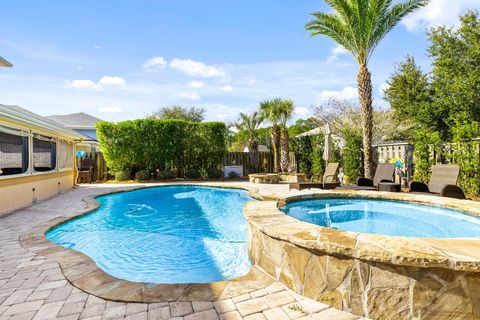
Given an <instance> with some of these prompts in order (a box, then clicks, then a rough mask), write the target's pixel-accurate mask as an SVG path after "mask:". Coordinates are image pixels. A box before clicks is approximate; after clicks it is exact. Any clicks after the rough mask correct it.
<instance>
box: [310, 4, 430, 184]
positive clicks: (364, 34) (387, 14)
mask: <svg viewBox="0 0 480 320" xmlns="http://www.w3.org/2000/svg"><path fill="white" fill-rule="evenodd" d="M325 2H326V3H327V4H328V5H329V6H330V7H332V8H333V9H334V12H332V13H323V12H316V13H313V14H312V15H313V17H314V19H313V20H312V21H310V22H308V23H307V24H306V25H305V29H306V30H307V31H310V32H311V35H312V36H315V35H326V36H329V37H330V38H332V39H333V40H335V41H336V42H337V43H338V44H339V45H341V46H342V47H343V48H345V49H346V50H348V51H349V52H350V53H351V54H352V55H353V56H354V57H355V59H356V60H357V63H358V65H359V71H358V76H357V82H358V96H359V100H360V105H361V111H362V122H363V152H364V166H365V175H366V176H367V177H369V178H371V177H372V174H373V162H372V129H373V108H372V79H371V75H370V71H369V70H368V61H369V59H370V57H371V56H372V54H373V52H374V50H375V48H376V47H377V45H378V44H379V43H380V41H381V40H382V39H383V38H384V37H385V35H386V34H387V33H388V32H389V31H390V30H392V28H393V27H394V26H395V25H396V24H397V23H398V22H399V21H400V20H401V19H402V18H403V17H405V16H406V15H407V14H409V13H410V12H412V11H414V10H415V9H417V8H420V7H423V6H425V5H426V4H427V3H428V2H429V0H407V1H405V2H401V3H395V4H393V0H325Z"/></svg>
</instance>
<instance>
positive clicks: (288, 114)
mask: <svg viewBox="0 0 480 320" xmlns="http://www.w3.org/2000/svg"><path fill="white" fill-rule="evenodd" d="M280 110H281V111H280V146H281V152H280V169H281V170H282V172H289V171H290V158H289V151H290V150H289V145H288V143H289V141H288V127H287V122H288V121H289V120H290V119H291V118H292V116H293V111H294V110H295V105H294V104H293V101H292V100H289V99H287V100H282V101H281V103H280Z"/></svg>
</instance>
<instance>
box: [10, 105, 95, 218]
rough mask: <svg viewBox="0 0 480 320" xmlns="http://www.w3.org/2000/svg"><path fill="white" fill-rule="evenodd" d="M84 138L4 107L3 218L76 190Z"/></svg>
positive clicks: (55, 124)
mask: <svg viewBox="0 0 480 320" xmlns="http://www.w3.org/2000/svg"><path fill="white" fill-rule="evenodd" d="M84 138H85V136H84V135H82V134H80V133H78V132H76V131H73V130H71V129H69V128H66V127H64V126H62V125H60V124H58V123H57V122H55V121H53V120H50V119H48V118H45V117H42V116H40V115H38V114H35V113H33V112H30V111H28V110H25V109H23V108H20V107H18V106H7V105H1V104H0V215H2V214H4V213H6V212H9V211H12V210H15V209H18V208H21V207H25V206H27V205H29V204H32V203H35V202H37V201H38V200H43V199H46V198H49V197H52V196H54V195H56V194H58V193H61V192H64V191H66V190H69V189H71V188H73V186H74V185H75V178H76V168H75V167H76V165H75V151H76V145H77V144H79V143H81V142H82V141H83V139H84Z"/></svg>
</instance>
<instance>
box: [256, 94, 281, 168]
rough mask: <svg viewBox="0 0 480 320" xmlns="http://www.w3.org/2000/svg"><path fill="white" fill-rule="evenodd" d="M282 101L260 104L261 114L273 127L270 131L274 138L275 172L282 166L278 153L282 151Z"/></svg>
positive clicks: (278, 99)
mask: <svg viewBox="0 0 480 320" xmlns="http://www.w3.org/2000/svg"><path fill="white" fill-rule="evenodd" d="M281 101H282V100H281V99H280V98H276V99H273V100H265V101H263V102H261V103H260V112H261V114H262V116H263V117H264V119H265V120H268V121H269V122H270V123H271V124H272V127H271V129H270V134H271V138H272V149H273V150H272V151H273V164H274V165H273V167H274V171H275V172H278V171H279V168H280V165H279V157H278V152H279V150H280V126H279V124H280V120H281V117H282V113H281V112H282V111H281V108H280V106H281Z"/></svg>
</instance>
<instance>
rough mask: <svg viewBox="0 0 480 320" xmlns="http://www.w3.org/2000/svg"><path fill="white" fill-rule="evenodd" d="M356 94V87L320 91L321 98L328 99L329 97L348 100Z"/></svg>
mask: <svg viewBox="0 0 480 320" xmlns="http://www.w3.org/2000/svg"><path fill="white" fill-rule="evenodd" d="M357 96H358V91H357V88H354V87H345V88H343V89H342V90H341V91H329V90H324V91H322V92H321V93H320V99H321V100H328V99H330V98H336V99H345V100H350V99H353V98H356V97H357Z"/></svg>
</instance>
